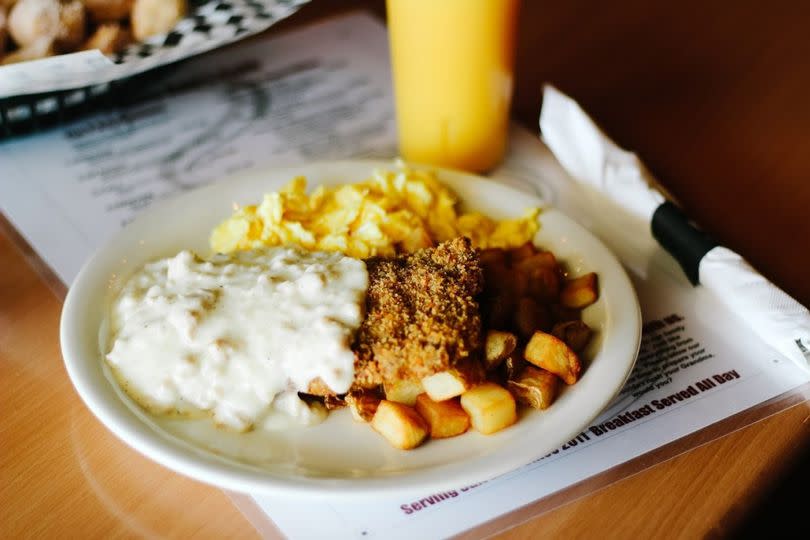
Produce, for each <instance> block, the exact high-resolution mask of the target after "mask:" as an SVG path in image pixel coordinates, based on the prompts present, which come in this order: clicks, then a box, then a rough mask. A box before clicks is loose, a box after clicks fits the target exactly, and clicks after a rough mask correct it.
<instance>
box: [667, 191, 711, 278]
mask: <svg viewBox="0 0 810 540" xmlns="http://www.w3.org/2000/svg"><path fill="white" fill-rule="evenodd" d="M651 226H652V234H653V236H654V237H655V239H656V240H658V243H659V244H661V246H663V248H664V249H666V250H667V251H668V252H669V254H670V255H672V256H673V257H675V260H677V261H678V264H680V265H681V268H683V271H684V272H685V273H686V277H688V278H689V281H691V282H692V284H693V285H697V284H698V282H699V281H700V280H699V277H698V274H699V272H698V269H699V268H700V261H701V259H703V256H704V255H706V253H708V252H709V251H711V250H712V249H713V248H715V247H717V245H718V244H717V242H716V241H715V240H714V239H713V238H712V237H711V236H709V235H708V234H706V233H705V232H703V231H701V230H700V229H698V228H697V227H695V226H694V225H692V223H690V221H689V219H688V218H687V217H686V215H685V214H684V213H683V212H681V209H680V208H678V207H677V206H675V205H674V204H673V203H671V202H669V201H667V202H665V203H663V204H662V205H661V206H659V207H658V208H656V209H655V212H654V213H653V216H652V223H651Z"/></svg>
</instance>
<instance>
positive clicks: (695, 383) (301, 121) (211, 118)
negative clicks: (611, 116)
mask: <svg viewBox="0 0 810 540" xmlns="http://www.w3.org/2000/svg"><path fill="white" fill-rule="evenodd" d="M386 42H387V40H386V34H385V29H384V26H383V25H382V24H381V23H380V22H379V21H376V20H375V19H373V18H371V17H370V16H368V15H365V14H362V13H361V14H351V15H348V16H344V17H339V18H335V19H331V20H329V21H327V22H324V23H320V24H316V25H313V26H310V27H306V28H304V29H301V30H297V31H293V32H289V33H287V34H284V35H281V36H279V37H275V38H273V39H272V40H269V41H267V40H266V41H256V42H251V43H245V44H243V45H240V46H237V47H234V48H232V49H229V50H226V51H218V52H215V53H212V54H210V55H208V56H206V57H204V58H200V59H196V60H192V61H191V62H189V64H187V65H186V66H185V67H184V69H183V70H181V71H180V72H178V74H177V75H175V76H173V78H172V79H169V80H168V81H166V82H165V91H164V92H163V93H161V94H160V95H159V96H157V97H154V98H152V99H150V100H147V101H144V102H141V103H138V104H134V105H131V106H127V107H123V108H119V109H115V110H111V111H106V112H103V113H99V114H96V115H93V116H90V117H88V118H86V119H83V120H80V121H78V122H74V123H71V124H68V125H65V126H63V127H60V128H57V129H55V130H52V131H49V132H47V133H43V134H39V135H34V136H29V137H26V138H22V139H16V140H11V141H8V142H5V143H2V144H0V209H1V210H2V212H3V213H4V214H5V216H6V217H7V218H8V219H9V221H11V222H12V223H13V225H14V226H15V227H16V228H17V230H18V231H19V233H20V234H21V235H22V236H23V237H24V238H25V239H26V240H27V241H28V242H29V243H30V244H31V246H32V247H33V248H34V250H35V251H36V252H37V253H38V254H39V255H40V257H41V258H42V259H43V260H44V261H45V262H46V263H47V264H48V265H49V266H50V267H51V268H52V269H53V271H54V272H55V273H56V274H57V275H58V276H59V278H60V279H61V280H62V281H63V282H64V283H65V284H68V283H70V281H71V280H72V279H73V278H74V276H75V275H76V273H77V272H78V270H79V268H80V267H81V265H82V263H83V262H84V260H85V259H86V258H87V257H88V256H89V255H90V254H91V253H92V251H93V250H94V249H95V248H96V247H97V246H99V245H100V243H101V242H103V241H104V240H105V239H106V238H107V237H108V236H109V235H110V234H112V233H113V232H114V231H116V230H118V229H119V228H120V227H123V226H125V225H126V223H127V222H128V221H130V220H131V219H132V218H133V217H134V216H135V215H137V213H138V212H140V211H141V210H143V209H144V208H146V207H148V206H149V205H150V204H152V203H154V202H156V201H159V200H161V199H164V198H167V197H171V196H173V195H175V194H177V193H180V192H183V191H185V190H189V189H194V188H195V187H197V186H200V185H203V184H205V183H208V182H212V181H216V180H217V179H219V178H221V177H223V176H225V175H228V174H231V173H235V172H238V171H240V170H245V169H248V168H253V167H258V166H269V165H274V164H279V165H282V164H290V163H295V162H302V161H305V160H312V159H319V160H323V159H330V158H349V157H372V156H373V157H387V158H390V157H393V156H394V155H395V149H396V137H395V129H394V114H393V105H392V97H391V84H390V75H389V66H388V52H387V43H386ZM510 136H511V148H510V153H509V155H508V157H507V159H506V161H505V162H504V163H503V165H502V166H501V167H500V168H499V169H498V170H496V171H494V172H493V173H492V174H491V176H492V178H493V179H496V180H498V181H503V182H507V183H509V184H511V185H512V186H514V187H517V188H518V189H523V190H525V191H527V192H530V193H533V194H535V195H537V196H539V197H541V198H542V199H544V200H545V201H546V202H548V203H549V204H553V205H555V206H557V207H559V208H560V209H562V210H563V211H564V212H566V213H567V214H569V215H570V216H571V217H573V218H574V219H576V220H577V221H579V222H580V223H581V224H582V225H584V226H585V227H587V228H589V229H590V230H591V231H592V232H594V233H595V234H596V235H597V236H599V237H600V238H601V239H602V240H603V241H604V242H605V243H606V244H607V245H608V246H609V247H610V248H611V249H612V250H613V251H614V253H616V255H617V256H618V257H619V258H620V260H621V261H622V262H623V264H624V265H625V268H626V269H627V270H628V274H629V275H630V276H631V279H632V280H633V283H634V285H635V287H636V290H637V292H638V296H639V299H640V302H641V307H642V312H643V318H644V327H643V339H642V346H641V351H640V353H639V357H638V362H637V365H636V368H635V370H634V371H633V373H632V374H631V376H630V378H629V380H628V381H627V383H626V385H625V387H624V389H623V390H622V391H621V393H620V394H619V395H618V396H617V398H616V399H615V401H614V402H613V403H612V404H611V405H610V406H609V407H608V409H607V410H606V411H604V412H603V413H602V414H601V415H600V416H599V417H598V418H597V419H596V420H595V421H594V422H593V423H592V424H590V425H589V426H586V427H585V428H584V429H583V430H582V431H581V432H580V433H579V434H578V435H577V436H575V437H574V438H572V439H571V440H570V441H568V442H567V443H565V444H564V445H562V446H561V447H560V448H558V449H556V450H555V451H553V452H551V453H550V454H548V455H546V456H538V459H536V460H535V461H533V462H532V463H528V464H526V465H525V466H523V467H521V468H519V469H517V470H514V471H512V472H510V473H508V474H505V475H503V476H501V477H499V478H496V479H489V480H486V479H481V481H480V482H478V483H475V484H473V485H467V486H457V487H456V488H455V489H449V490H447V491H443V492H439V493H415V494H414V493H403V494H401V495H395V496H387V497H375V498H374V499H373V500H366V499H360V500H358V499H356V498H347V499H342V498H341V499H339V500H338V499H335V500H330V499H318V500H298V499H295V498H288V497H285V498H277V497H268V496H260V495H256V496H254V497H251V498H250V504H251V505H252V506H253V507H254V508H258V509H259V511H260V517H261V519H265V520H269V521H272V522H273V523H274V524H275V525H276V527H277V528H278V530H279V531H280V532H281V533H282V534H284V535H286V536H290V537H295V538H314V537H322V536H326V535H329V537H331V538H336V539H340V538H374V537H381V538H411V537H424V538H434V537H447V536H451V535H455V534H459V533H462V532H464V531H467V530H470V529H471V528H474V527H476V526H479V525H481V524H483V523H486V522H488V521H491V520H493V519H496V518H498V517H499V516H503V515H504V514H507V513H510V512H514V511H516V510H518V509H520V508H522V507H525V506H526V505H529V504H532V503H534V502H535V501H538V500H540V499H542V498H544V497H547V496H549V495H551V494H554V493H556V492H559V491H560V490H562V489H565V488H567V487H569V486H573V485H575V484H577V483H579V482H582V481H585V480H586V479H588V478H591V477H593V476H594V475H598V474H600V473H603V472H604V471H607V470H610V469H612V468H614V467H616V466H618V465H620V464H622V463H626V462H628V461H630V460H632V459H634V458H636V457H638V456H641V455H643V454H645V453H647V452H650V451H652V450H655V449H658V448H660V447H662V446H664V445H667V444H669V443H671V442H672V441H676V440H678V439H679V438H681V437H684V436H686V435H689V434H691V433H695V432H697V431H698V430H701V429H703V428H705V427H707V426H710V425H712V424H714V423H716V422H719V421H721V420H723V419H726V418H728V417H730V416H732V415H734V414H736V413H739V412H740V411H744V410H746V409H749V408H751V407H754V406H756V405H758V404H761V403H763V402H765V401H767V400H769V399H772V398H774V397H776V396H780V395H783V394H784V393H785V392H788V391H791V390H793V389H796V388H798V387H801V386H802V385H804V384H805V383H807V381H808V379H807V376H806V375H805V374H804V373H803V372H801V371H799V370H798V369H797V368H796V367H795V366H794V365H793V364H792V363H791V362H789V361H788V360H786V359H785V358H783V357H781V356H780V355H779V354H778V353H777V352H776V351H774V350H772V349H770V348H769V347H767V346H766V345H764V344H763V343H761V342H759V341H758V340H757V339H756V338H755V337H754V336H752V335H750V333H748V332H745V331H743V330H742V328H743V327H742V326H741V325H740V323H739V321H737V320H736V319H735V316H734V314H733V313H728V312H726V311H725V310H724V309H723V308H722V307H721V306H720V305H719V304H718V303H717V301H716V300H715V299H714V298H712V297H711V296H710V295H709V294H708V293H707V292H706V291H705V290H703V289H701V288H699V287H697V288H695V287H692V286H691V284H689V282H688V281H687V280H686V278H685V277H684V276H683V274H682V272H681V270H680V268H679V267H678V266H677V264H676V263H675V262H674V261H673V260H672V259H671V258H670V257H669V256H668V255H667V254H666V253H665V252H663V251H662V250H661V249H660V248H658V247H657V245H656V244H655V242H654V241H653V240H652V238H651V236H650V235H648V234H646V233H641V232H639V233H638V234H633V235H628V234H626V231H628V230H632V231H644V230H646V227H645V225H644V224H642V223H637V222H635V221H633V218H632V217H631V216H627V215H624V214H622V212H621V211H620V210H618V209H616V208H612V207H610V202H609V201H606V200H604V199H601V198H600V196H599V195H598V194H596V193H591V192H584V191H582V189H583V188H579V187H577V186H575V185H574V183H573V182H572V181H571V180H570V179H569V178H568V177H567V176H566V174H565V172H564V171H563V170H562V169H561V168H560V167H559V165H558V164H557V163H556V161H555V159H554V157H553V155H551V153H550V152H549V150H548V149H547V148H546V147H545V146H544V145H543V144H542V142H541V141H540V139H539V137H538V136H537V135H535V134H533V133H531V132H529V131H527V130H525V129H523V128H519V127H514V128H513V129H512V132H511V135H510ZM314 517H317V519H313V518H314ZM260 528H261V527H260Z"/></svg>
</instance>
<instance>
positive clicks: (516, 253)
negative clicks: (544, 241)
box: [509, 242, 537, 264]
mask: <svg viewBox="0 0 810 540" xmlns="http://www.w3.org/2000/svg"><path fill="white" fill-rule="evenodd" d="M535 253H537V248H536V247H534V244H532V243H531V242H526V243H525V244H523V245H522V246H520V247H516V248H513V249H511V250H510V251H509V258H510V260H511V261H512V264H515V263H517V262H520V261H522V260H523V259H527V258H529V257H531V256H532V255H534V254H535Z"/></svg>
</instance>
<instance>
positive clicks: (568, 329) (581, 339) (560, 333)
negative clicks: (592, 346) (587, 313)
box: [551, 320, 592, 353]
mask: <svg viewBox="0 0 810 540" xmlns="http://www.w3.org/2000/svg"><path fill="white" fill-rule="evenodd" d="M591 333H592V332H591V329H590V327H589V326H588V325H587V324H585V323H584V322H582V321H579V320H577V321H566V322H561V323H557V324H555V325H554V327H553V328H552V329H551V335H553V336H554V337H557V338H559V339H561V340H563V341H564V342H565V344H566V345H568V346H569V347H571V350H573V351H574V352H576V353H579V352H581V351H582V350H583V349H585V347H586V346H587V345H588V341H590V339H591Z"/></svg>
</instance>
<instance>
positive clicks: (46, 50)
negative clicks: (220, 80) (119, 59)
mask: <svg viewBox="0 0 810 540" xmlns="http://www.w3.org/2000/svg"><path fill="white" fill-rule="evenodd" d="M187 13H188V3H187V2H186V0H17V1H16V2H14V1H9V0H6V1H5V2H2V1H0V61H1V62H0V63H2V64H13V63H16V62H24V61H28V60H38V59H40V58H45V57H48V56H52V55H54V54H63V53H71V52H76V51H79V50H92V49H98V50H100V51H101V52H102V53H104V54H113V53H116V52H119V51H121V50H123V48H124V47H126V46H127V45H128V44H130V43H131V42H132V36H133V34H134V36H135V38H136V39H138V40H144V39H147V38H149V37H152V36H155V35H158V34H164V33H167V32H169V31H171V29H172V28H173V27H174V26H175V25H176V24H177V23H178V22H179V21H180V20H181V19H182V18H183V17H185V16H186V14H187Z"/></svg>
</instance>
